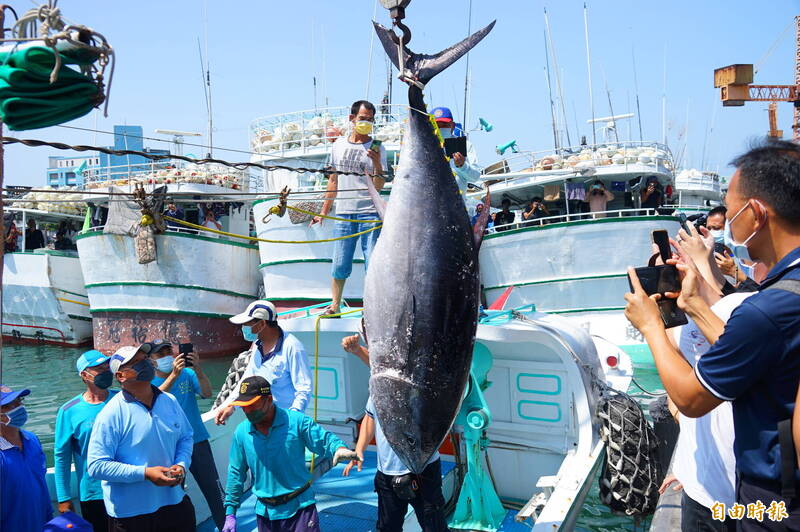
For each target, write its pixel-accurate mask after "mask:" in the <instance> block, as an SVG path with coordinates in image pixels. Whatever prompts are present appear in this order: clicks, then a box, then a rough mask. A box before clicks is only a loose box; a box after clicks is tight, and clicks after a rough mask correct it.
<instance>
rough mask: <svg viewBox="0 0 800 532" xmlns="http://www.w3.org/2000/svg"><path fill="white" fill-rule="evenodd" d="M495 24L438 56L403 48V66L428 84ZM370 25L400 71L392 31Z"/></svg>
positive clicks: (374, 23) (476, 42)
mask: <svg viewBox="0 0 800 532" xmlns="http://www.w3.org/2000/svg"><path fill="white" fill-rule="evenodd" d="M495 22H497V21H496V20H494V21H492V23H491V24H489V25H488V26H486V27H485V28H483V29H482V30H478V31H476V32H475V33H473V34H472V35H470V36H469V37H467V38H466V39H464V40H463V41H461V42H460V43H457V44H454V45H453V46H451V47H450V48H447V49H446V50H442V51H441V52H439V53H438V54H434V55H426V54H416V53H414V52H412V51H411V50H409V49H408V48H405V51H404V54H405V57H406V65H405V66H406V67H407V68H408V69H409V70H411V72H412V73H413V74H414V75H416V76H417V79H418V80H419V81H421V82H422V83H428V82H429V81H430V80H432V79H433V78H434V77H435V76H436V74H438V73H439V72H441V71H443V70H444V69H446V68H447V67H449V66H450V65H452V64H453V63H455V62H456V61H458V59H459V58H461V56H463V55H464V54H466V53H467V52H469V51H470V50H472V48H473V47H474V46H475V45H476V44H478V43H479V42H481V40H482V39H483V38H484V37H486V35H488V34H489V32H490V31H492V28H494V24H495ZM372 24H373V25H374V26H375V31H376V32H377V34H378V38H379V39H380V41H381V44H383V49H384V50H385V51H386V55H388V56H389V59H391V61H392V64H394V66H395V67H397V68H398V70H400V68H401V67H400V64H399V60H398V57H397V44H396V43H395V42H394V40H392V35H393V34H392V30H390V29H388V28H385V27H383V26H381V25H380V24H378V23H377V22H373V23H372Z"/></svg>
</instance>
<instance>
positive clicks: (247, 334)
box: [242, 325, 258, 342]
mask: <svg viewBox="0 0 800 532" xmlns="http://www.w3.org/2000/svg"><path fill="white" fill-rule="evenodd" d="M242 336H244V339H245V340H246V341H248V342H255V341H256V340H258V334H257V333H254V332H253V328H252V327H251V326H249V325H242Z"/></svg>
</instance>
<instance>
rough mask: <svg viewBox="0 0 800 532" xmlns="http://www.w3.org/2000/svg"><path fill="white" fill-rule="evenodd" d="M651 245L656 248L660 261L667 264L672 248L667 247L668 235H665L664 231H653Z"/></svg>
mask: <svg viewBox="0 0 800 532" xmlns="http://www.w3.org/2000/svg"><path fill="white" fill-rule="evenodd" d="M653 243H654V244H655V245H657V246H658V252H659V253H660V254H661V260H663V261H664V262H667V260H668V259H671V258H672V248H671V247H670V245H669V233H667V230H666V229H658V230H656V231H653Z"/></svg>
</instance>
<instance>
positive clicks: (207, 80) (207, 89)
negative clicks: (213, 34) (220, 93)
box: [197, 37, 212, 159]
mask: <svg viewBox="0 0 800 532" xmlns="http://www.w3.org/2000/svg"><path fill="white" fill-rule="evenodd" d="M197 51H198V52H199V54H200V74H201V75H202V77H203V78H204V79H203V93H204V94H205V97H206V114H207V115H208V135H207V136H208V158H209V159H210V158H211V152H212V148H211V146H212V138H211V131H212V122H211V76H210V75H209V71H208V63H207V62H206V63H203V50H202V49H201V48H200V38H199V37H198V38H197Z"/></svg>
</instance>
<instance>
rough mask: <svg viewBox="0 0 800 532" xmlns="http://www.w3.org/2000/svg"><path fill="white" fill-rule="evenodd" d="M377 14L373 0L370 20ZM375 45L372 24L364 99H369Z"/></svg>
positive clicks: (376, 1) (374, 18) (376, 0)
mask: <svg viewBox="0 0 800 532" xmlns="http://www.w3.org/2000/svg"><path fill="white" fill-rule="evenodd" d="M377 16H378V0H375V7H373V8H372V20H376V17H377ZM374 45H375V30H374V29H372V24H370V28H369V61H368V62H367V90H366V91H364V99H365V100H369V86H370V82H371V81H372V55H373V54H372V48H373V46H374Z"/></svg>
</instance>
